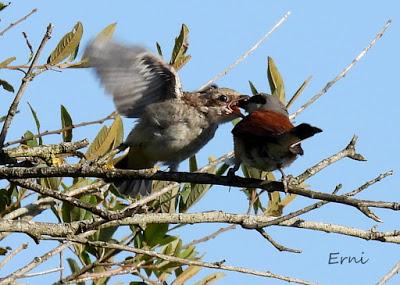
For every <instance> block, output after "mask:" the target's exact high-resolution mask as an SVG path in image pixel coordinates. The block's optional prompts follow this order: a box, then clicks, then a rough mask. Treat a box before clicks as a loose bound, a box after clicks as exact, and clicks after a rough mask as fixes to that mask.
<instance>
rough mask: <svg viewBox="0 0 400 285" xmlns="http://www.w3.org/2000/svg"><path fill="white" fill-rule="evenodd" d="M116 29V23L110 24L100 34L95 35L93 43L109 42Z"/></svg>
mask: <svg viewBox="0 0 400 285" xmlns="http://www.w3.org/2000/svg"><path fill="white" fill-rule="evenodd" d="M116 27H117V23H112V24H110V25H108V26H107V27H105V28H104V29H103V30H102V31H101V32H100V33H98V34H97V36H96V38H95V39H94V42H106V41H109V40H110V39H111V38H112V36H113V34H114V32H115V28H116Z"/></svg>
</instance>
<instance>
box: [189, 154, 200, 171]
mask: <svg viewBox="0 0 400 285" xmlns="http://www.w3.org/2000/svg"><path fill="white" fill-rule="evenodd" d="M197 169H198V167H197V159H196V155H193V156H191V157H190V158H189V170H190V172H195V171H197Z"/></svg>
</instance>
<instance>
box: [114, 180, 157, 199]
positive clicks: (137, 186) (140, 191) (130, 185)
mask: <svg viewBox="0 0 400 285" xmlns="http://www.w3.org/2000/svg"><path fill="white" fill-rule="evenodd" d="M114 185H115V186H116V187H117V188H118V191H119V192H120V193H121V194H124V195H126V196H130V197H132V198H135V197H136V196H137V195H141V196H147V195H149V194H150V193H151V190H152V181H151V180H137V179H124V180H118V181H114Z"/></svg>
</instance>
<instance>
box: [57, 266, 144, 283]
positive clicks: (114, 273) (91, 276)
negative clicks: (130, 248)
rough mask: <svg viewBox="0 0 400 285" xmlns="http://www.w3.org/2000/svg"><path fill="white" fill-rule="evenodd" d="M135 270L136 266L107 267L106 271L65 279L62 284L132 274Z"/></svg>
mask: <svg viewBox="0 0 400 285" xmlns="http://www.w3.org/2000/svg"><path fill="white" fill-rule="evenodd" d="M137 271H138V270H137V268H136V267H122V268H116V269H107V270H106V271H103V272H95V273H86V274H85V275H82V276H81V277H79V278H76V279H74V280H71V281H67V282H65V283H63V284H78V283H81V282H85V281H90V280H98V279H101V278H110V277H112V276H118V275H125V274H132V273H136V272H137Z"/></svg>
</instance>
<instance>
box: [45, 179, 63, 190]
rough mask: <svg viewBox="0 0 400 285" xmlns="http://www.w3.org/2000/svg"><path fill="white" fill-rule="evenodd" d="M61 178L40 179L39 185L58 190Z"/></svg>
mask: <svg viewBox="0 0 400 285" xmlns="http://www.w3.org/2000/svg"><path fill="white" fill-rule="evenodd" d="M60 184H61V178H60V177H47V178H40V185H43V186H45V187H47V188H50V189H53V190H58V187H60Z"/></svg>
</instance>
